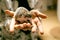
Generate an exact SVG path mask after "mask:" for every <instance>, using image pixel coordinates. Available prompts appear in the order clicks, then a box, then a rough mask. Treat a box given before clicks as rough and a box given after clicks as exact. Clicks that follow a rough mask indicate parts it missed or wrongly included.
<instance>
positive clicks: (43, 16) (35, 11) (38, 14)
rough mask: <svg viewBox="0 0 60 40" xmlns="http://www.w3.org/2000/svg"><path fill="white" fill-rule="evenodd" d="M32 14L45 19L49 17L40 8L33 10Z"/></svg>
mask: <svg viewBox="0 0 60 40" xmlns="http://www.w3.org/2000/svg"><path fill="white" fill-rule="evenodd" d="M31 14H32V15H35V17H36V16H38V17H41V18H43V19H45V18H47V15H45V14H43V13H41V12H39V11H38V10H31Z"/></svg>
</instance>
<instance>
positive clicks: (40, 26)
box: [37, 18, 44, 34]
mask: <svg viewBox="0 0 60 40" xmlns="http://www.w3.org/2000/svg"><path fill="white" fill-rule="evenodd" d="M37 19H38V18H37ZM37 26H38V29H39V33H40V34H43V33H44V31H43V27H42V24H41V19H40V20H39V19H38V22H37Z"/></svg>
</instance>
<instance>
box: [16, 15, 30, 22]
mask: <svg viewBox="0 0 60 40" xmlns="http://www.w3.org/2000/svg"><path fill="white" fill-rule="evenodd" d="M30 18H31V15H30V14H20V15H18V16H17V18H16V20H17V21H19V22H21V23H24V22H27V20H29V19H30Z"/></svg>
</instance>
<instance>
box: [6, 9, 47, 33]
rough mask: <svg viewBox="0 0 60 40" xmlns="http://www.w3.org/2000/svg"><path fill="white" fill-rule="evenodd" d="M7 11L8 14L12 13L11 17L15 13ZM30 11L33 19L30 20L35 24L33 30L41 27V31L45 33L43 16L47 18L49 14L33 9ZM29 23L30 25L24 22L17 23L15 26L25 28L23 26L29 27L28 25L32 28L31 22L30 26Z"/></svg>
mask: <svg viewBox="0 0 60 40" xmlns="http://www.w3.org/2000/svg"><path fill="white" fill-rule="evenodd" d="M5 12H6V14H8V15H10V16H11V17H12V16H13V15H14V12H12V11H9V10H6V11H5ZM30 13H31V15H32V19H30V21H31V23H32V25H33V27H32V32H36V29H39V32H40V33H41V34H43V33H44V32H43V28H42V24H41V18H43V19H45V18H47V16H46V15H45V14H42V13H40V12H39V11H38V10H32V11H30ZM24 25H25V27H24ZM27 25H28V24H27V23H23V24H21V25H15V28H20V29H23V28H25V29H27V27H28V29H29V28H31V27H30V26H31V24H30V23H29V26H27ZM22 26H23V28H22Z"/></svg>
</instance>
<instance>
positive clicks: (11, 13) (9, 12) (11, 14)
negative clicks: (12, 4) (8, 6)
mask: <svg viewBox="0 0 60 40" xmlns="http://www.w3.org/2000/svg"><path fill="white" fill-rule="evenodd" d="M5 13H6V14H8V15H9V16H11V17H12V16H14V12H13V11H10V10H5Z"/></svg>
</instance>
